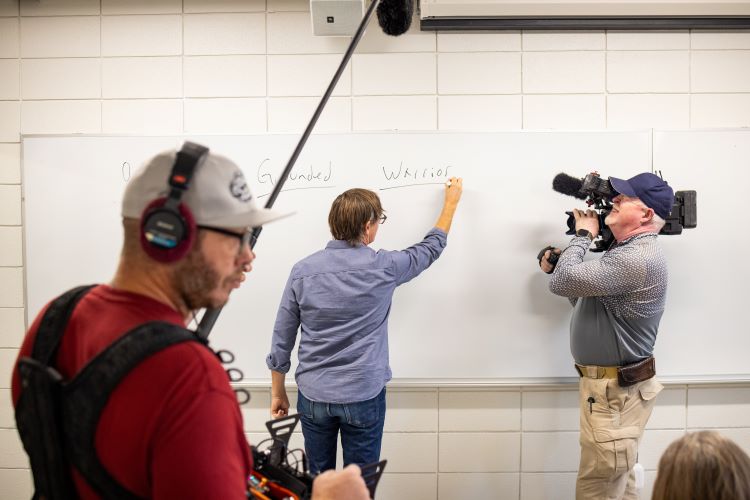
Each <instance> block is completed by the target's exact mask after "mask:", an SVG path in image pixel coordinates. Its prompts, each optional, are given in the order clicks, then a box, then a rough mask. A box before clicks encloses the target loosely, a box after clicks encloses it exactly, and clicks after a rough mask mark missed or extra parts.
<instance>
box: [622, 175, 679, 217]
mask: <svg viewBox="0 0 750 500" xmlns="http://www.w3.org/2000/svg"><path fill="white" fill-rule="evenodd" d="M609 182H610V184H612V187H613V188H614V190H615V191H617V192H618V193H620V194H624V195H625V196H630V197H631V198H640V200H641V201H642V202H643V203H645V204H646V206H647V207H649V208H651V209H653V210H654V212H656V215H658V216H659V217H661V218H662V219H666V218H667V217H669V213H670V212H671V211H672V205H673V204H674V191H672V188H671V187H669V184H667V183H666V181H664V180H662V179H661V177H659V176H658V175H654V174H652V173H650V172H644V173H642V174H638V175H636V176H635V177H631V178H630V179H628V180H623V179H617V178H615V177H610V178H609Z"/></svg>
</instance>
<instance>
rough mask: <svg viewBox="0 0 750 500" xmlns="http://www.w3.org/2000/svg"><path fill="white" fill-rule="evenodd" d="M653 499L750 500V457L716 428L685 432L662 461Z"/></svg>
mask: <svg viewBox="0 0 750 500" xmlns="http://www.w3.org/2000/svg"><path fill="white" fill-rule="evenodd" d="M652 499H653V500H750V457H748V455H747V453H745V452H744V451H743V450H742V448H740V447H739V446H738V445H737V444H736V443H735V442H733V441H732V440H730V439H728V438H726V437H724V436H722V435H721V434H719V433H718V432H715V431H700V432H692V433H688V434H685V435H684V436H683V437H681V438H680V439H678V440H676V441H674V442H673V443H672V444H670V445H669V447H668V448H667V449H666V451H665V452H664V454H663V455H662V457H661V460H659V468H658V471H657V475H656V481H655V483H654V490H653V495H652Z"/></svg>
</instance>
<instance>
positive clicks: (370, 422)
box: [297, 388, 385, 474]
mask: <svg viewBox="0 0 750 500" xmlns="http://www.w3.org/2000/svg"><path fill="white" fill-rule="evenodd" d="M297 412H298V413H299V414H300V415H301V419H300V420H301V422H302V434H303V435H304V436H305V453H307V459H308V461H309V462H310V472H312V473H313V474H317V473H319V472H323V471H325V470H328V469H335V468H336V442H337V441H338V434H339V430H340V431H341V447H342V448H343V450H344V466H347V465H349V464H357V465H359V466H362V465H367V464H371V463H374V462H377V461H379V460H380V444H381V443H382V441H383V424H384V423H385V388H383V390H382V391H380V394H378V395H377V396H375V397H374V398H372V399H368V400H367V401H361V402H359V403H347V404H339V403H319V402H317V401H310V400H309V399H307V398H306V397H305V396H304V395H303V394H302V393H301V392H300V393H298V397H297Z"/></svg>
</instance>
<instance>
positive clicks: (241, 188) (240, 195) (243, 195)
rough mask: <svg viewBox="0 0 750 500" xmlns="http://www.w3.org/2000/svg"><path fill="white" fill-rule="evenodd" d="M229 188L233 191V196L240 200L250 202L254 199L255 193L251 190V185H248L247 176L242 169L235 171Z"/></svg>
mask: <svg viewBox="0 0 750 500" xmlns="http://www.w3.org/2000/svg"><path fill="white" fill-rule="evenodd" d="M229 190H230V191H231V193H232V196H234V197H235V198H237V199H238V200H240V201H244V202H248V201H250V200H252V199H253V195H252V193H251V192H250V186H248V185H247V181H246V180H245V176H244V175H243V174H242V172H241V171H238V172H235V173H234V176H233V177H232V182H231V184H230V186H229Z"/></svg>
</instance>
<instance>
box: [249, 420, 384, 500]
mask: <svg viewBox="0 0 750 500" xmlns="http://www.w3.org/2000/svg"><path fill="white" fill-rule="evenodd" d="M299 419H300V416H299V414H294V415H289V416H287V417H283V418H279V419H276V420H269V421H268V422H266V428H267V429H268V432H269V433H270V434H271V437H270V438H268V439H266V440H264V441H261V442H260V443H258V445H257V446H253V447H252V452H253V471H252V473H251V474H250V476H248V478H247V490H248V491H247V497H248V498H249V499H255V500H309V499H310V498H312V490H313V480H314V479H315V475H313V474H311V473H310V470H309V468H308V466H307V458H306V457H305V452H304V451H303V450H301V449H294V450H289V439H290V438H291V437H292V432H293V431H294V428H295V427H296V426H297V422H299ZM266 443H268V445H267V446H264V445H265V444H266ZM386 463H387V460H382V461H380V462H377V463H374V464H369V465H364V466H362V467H361V469H362V479H364V481H365V485H366V486H367V489H368V490H369V491H370V498H375V488H377V486H378V482H379V481H380V476H382V475H383V471H384V470H385V464H386Z"/></svg>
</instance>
